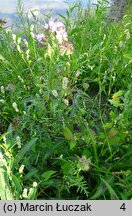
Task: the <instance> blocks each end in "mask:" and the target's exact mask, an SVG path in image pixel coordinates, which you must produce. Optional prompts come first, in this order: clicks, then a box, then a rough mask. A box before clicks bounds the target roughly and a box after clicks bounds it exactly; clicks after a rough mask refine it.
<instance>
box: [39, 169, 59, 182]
mask: <svg viewBox="0 0 132 216" xmlns="http://www.w3.org/2000/svg"><path fill="white" fill-rule="evenodd" d="M55 173H56V171H54V170H48V171H47V172H45V173H44V174H43V175H42V177H43V178H44V180H45V181H48V180H49V179H50V178H51V176H52V175H54V174H55Z"/></svg>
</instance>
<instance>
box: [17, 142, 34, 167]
mask: <svg viewBox="0 0 132 216" xmlns="http://www.w3.org/2000/svg"><path fill="white" fill-rule="evenodd" d="M37 140H38V138H34V139H32V140H31V141H29V142H28V143H27V144H26V145H25V146H24V147H23V148H22V149H21V150H20V151H19V152H18V154H17V155H16V157H15V160H14V163H13V167H14V166H15V165H16V164H18V163H19V162H20V161H21V160H22V159H23V157H24V155H25V154H26V153H27V152H28V151H29V150H30V148H31V146H32V145H33V144H34V143H35V142H36V141H37Z"/></svg>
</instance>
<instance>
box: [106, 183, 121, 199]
mask: <svg viewBox="0 0 132 216" xmlns="http://www.w3.org/2000/svg"><path fill="white" fill-rule="evenodd" d="M102 181H103V182H104V184H105V185H106V187H107V189H108V191H109V193H110V196H111V199H112V200H117V199H119V198H118V196H117V194H116V192H115V191H114V190H113V188H112V187H111V185H110V184H109V183H108V182H107V181H105V180H104V179H102Z"/></svg>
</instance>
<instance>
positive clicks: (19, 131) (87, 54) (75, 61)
mask: <svg viewBox="0 0 132 216" xmlns="http://www.w3.org/2000/svg"><path fill="white" fill-rule="evenodd" d="M18 3H19V4H18V10H17V11H18V14H19V18H20V23H19V24H16V28H17V31H16V32H17V33H14V27H15V26H14V27H13V28H11V29H4V28H3V27H1V28H0V50H1V51H0V90H1V91H0V159H1V160H0V197H1V199H131V198H132V196H131V194H132V189H131V188H132V146H131V113H132V108H131V107H132V106H131V94H132V84H131V63H132V61H131V57H132V53H131V42H132V41H131V27H130V23H131V15H130V14H126V15H125V16H124V17H123V19H122V20H121V21H120V22H118V23H108V22H107V13H106V8H105V7H104V6H103V4H99V5H98V7H97V8H96V9H94V10H92V9H90V8H89V7H88V8H87V9H85V10H84V9H82V7H81V5H80V4H78V3H77V4H75V5H73V6H69V9H68V10H67V11H66V15H65V16H62V15H58V21H59V24H58V21H54V23H51V22H49V21H50V20H51V18H49V20H46V19H45V15H41V19H39V18H38V17H37V15H36V14H35V12H33V11H32V19H29V18H28V16H27V14H26V13H24V9H23V5H22V2H21V1H18ZM75 11H76V12H75ZM73 14H74V16H73ZM60 22H61V23H60ZM46 23H47V25H46ZM62 23H63V24H62ZM48 24H49V25H48ZM51 24H52V26H51ZM56 25H59V27H58V29H59V30H56V28H57V27H56ZM16 28H15V29H16ZM62 32H63V36H62V35H61V34H60V33H62Z"/></svg>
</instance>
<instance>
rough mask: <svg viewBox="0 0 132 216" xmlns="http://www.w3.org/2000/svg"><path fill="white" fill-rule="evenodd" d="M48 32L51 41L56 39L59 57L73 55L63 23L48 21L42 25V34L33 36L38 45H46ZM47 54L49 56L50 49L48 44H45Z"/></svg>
mask: <svg viewBox="0 0 132 216" xmlns="http://www.w3.org/2000/svg"><path fill="white" fill-rule="evenodd" d="M47 32H49V33H50V36H51V37H52V39H53V38H54V39H56V40H57V43H58V47H59V53H60V55H64V54H66V55H70V54H72V53H73V50H74V49H73V45H72V43H71V42H70V41H69V40H68V35H67V31H66V28H65V25H64V23H62V22H60V21H49V23H46V24H45V25H44V33H41V34H36V35H34V38H35V39H36V40H37V41H38V42H39V44H40V45H46V43H45V42H47V43H48V36H47V35H46V33H47ZM47 47H48V53H49V55H51V53H52V51H53V50H52V47H51V45H50V44H47Z"/></svg>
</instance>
